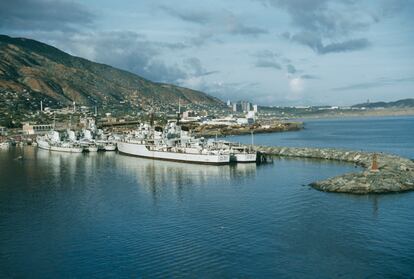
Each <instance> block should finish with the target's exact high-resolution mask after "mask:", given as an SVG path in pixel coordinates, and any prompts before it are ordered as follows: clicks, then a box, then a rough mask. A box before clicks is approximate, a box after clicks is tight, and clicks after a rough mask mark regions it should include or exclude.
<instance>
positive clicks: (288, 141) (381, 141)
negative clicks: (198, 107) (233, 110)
mask: <svg viewBox="0 0 414 279" xmlns="http://www.w3.org/2000/svg"><path fill="white" fill-rule="evenodd" d="M226 139H228V140H232V141H238V142H243V143H251V136H232V137H227V138H226ZM253 140H254V142H255V143H256V144H263V145H280V146H297V147H300V146H307V147H340V148H347V149H352V150H369V151H382V152H389V153H396V154H399V155H402V156H405V157H408V158H413V159H414V116H404V117H381V118H379V117H378V118H374V117H371V118H348V119H340V120H335V119H334V120H329V119H328V120H306V121H305V129H304V130H302V131H299V132H288V133H273V134H257V135H255V136H254V139H253Z"/></svg>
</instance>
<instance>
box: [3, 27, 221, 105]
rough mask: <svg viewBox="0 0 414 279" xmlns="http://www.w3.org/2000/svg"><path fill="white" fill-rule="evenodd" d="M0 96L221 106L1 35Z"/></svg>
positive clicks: (89, 102) (179, 89) (184, 91)
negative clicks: (16, 94) (15, 94)
mask: <svg viewBox="0 0 414 279" xmlns="http://www.w3.org/2000/svg"><path fill="white" fill-rule="evenodd" d="M0 91H2V92H5V91H11V92H23V91H25V92H29V93H30V94H29V98H30V97H31V96H35V95H40V96H42V97H44V98H47V99H48V100H52V101H55V102H56V103H57V104H60V105H68V104H70V103H72V102H73V101H76V102H77V103H78V104H84V105H94V104H95V103H96V104H100V105H105V106H109V107H110V106H112V105H119V104H120V103H121V104H123V105H125V106H132V107H140V106H146V105H149V104H150V103H154V104H157V105H159V104H164V103H165V104H171V103H176V102H178V99H179V98H180V99H181V102H182V103H183V104H199V105H209V106H210V105H211V106H223V103H222V102H221V101H220V100H219V99H217V98H214V97H212V96H209V95H207V94H205V93H202V92H199V91H195V90H191V89H187V88H182V87H178V86H174V85H169V84H162V83H155V82H151V81H149V80H146V79H144V78H142V77H139V76H137V75H135V74H132V73H130V72H127V71H123V70H119V69H116V68H114V67H111V66H108V65H104V64H99V63H94V62H91V61H88V60H86V59H83V58H79V57H75V56H71V55H69V54H67V53H65V52H63V51H61V50H59V49H57V48H55V47H52V46H49V45H47V44H44V43H41V42H38V41H34V40H30V39H24V38H11V37H9V36H5V35H0ZM0 94H1V93H0Z"/></svg>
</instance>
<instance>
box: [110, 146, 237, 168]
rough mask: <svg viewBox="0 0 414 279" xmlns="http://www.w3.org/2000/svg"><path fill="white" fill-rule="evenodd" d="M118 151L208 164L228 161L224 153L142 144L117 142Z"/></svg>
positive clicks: (139, 155)
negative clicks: (165, 148)
mask: <svg viewBox="0 0 414 279" xmlns="http://www.w3.org/2000/svg"><path fill="white" fill-rule="evenodd" d="M117 146H118V151H119V152H120V153H123V154H127V155H133V156H138V157H145V158H151V159H155V160H167V161H176V162H187V163H196V164H208V165H224V164H228V163H229V162H230V156H229V155H225V154H192V153H178V152H168V151H154V150H149V149H148V148H147V147H146V146H145V145H143V144H136V143H128V142H118V143H117Z"/></svg>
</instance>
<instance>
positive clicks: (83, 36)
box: [0, 0, 414, 105]
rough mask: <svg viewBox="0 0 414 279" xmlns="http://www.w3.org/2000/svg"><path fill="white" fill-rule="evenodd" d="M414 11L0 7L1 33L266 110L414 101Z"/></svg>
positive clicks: (309, 5)
mask: <svg viewBox="0 0 414 279" xmlns="http://www.w3.org/2000/svg"><path fill="white" fill-rule="evenodd" d="M413 13H414V1H411V0H377V1H369V0H365V1H364V0H361V1H357V0H342V1H339V0H238V1H235V0H227V1H225V0H221V1H220V0H209V1H204V2H201V1H189V0H181V1H172V0H170V1H163V0H158V1H157V0H153V1H146V0H140V1H132V0H129V1H107V0H104V1H97V0H90V1H67V0H59V1H58V0H10V1H7V0H6V1H1V2H0V33H2V34H6V35H10V36H21V37H28V38H33V39H36V40H40V41H43V42H45V43H49V44H52V45H54V46H56V47H58V48H60V49H62V50H64V51H67V52H69V53H70V54H73V55H77V56H81V57H84V58H87V59H90V60H93V61H96V62H101V63H106V64H110V65H112V66H115V67H118V68H122V69H125V70H128V71H131V72H133V73H136V74H139V75H141V76H143V77H145V78H148V79H150V80H153V81H159V82H168V83H174V84H177V85H181V86H185V87H189V88H192V89H197V90H201V91H204V92H206V93H209V94H212V95H214V96H217V97H219V98H221V99H223V100H227V99H230V100H239V99H246V100H251V101H253V102H255V103H258V104H261V105H323V104H332V105H349V104H354V103H360V102H364V101H366V100H367V99H370V100H371V101H380V100H385V101H391V100H397V99H402V98H410V97H411V98H414V55H413V54H414V35H413V34H414V19H413V17H412V15H413Z"/></svg>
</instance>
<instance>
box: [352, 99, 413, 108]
mask: <svg viewBox="0 0 414 279" xmlns="http://www.w3.org/2000/svg"><path fill="white" fill-rule="evenodd" d="M352 107H356V108H361V107H366V108H413V107H414V99H403V100H398V101H394V102H374V103H363V104H357V105H353V106H352Z"/></svg>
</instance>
